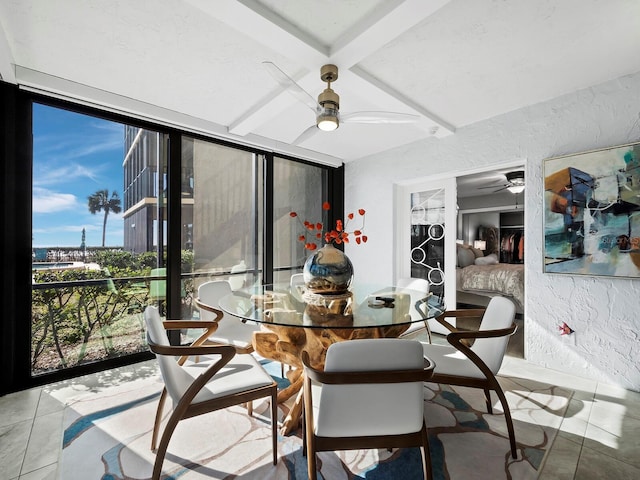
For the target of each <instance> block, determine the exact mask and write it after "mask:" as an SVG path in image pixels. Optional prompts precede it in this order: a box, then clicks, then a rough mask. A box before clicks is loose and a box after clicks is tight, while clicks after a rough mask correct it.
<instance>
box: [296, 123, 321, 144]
mask: <svg viewBox="0 0 640 480" xmlns="http://www.w3.org/2000/svg"><path fill="white" fill-rule="evenodd" d="M318 130H319V129H318V127H317V126H315V125H311V126H310V127H309V128H307V129H306V130H305V131H304V132H302V133H301V134H300V135H298V138H296V139H295V140H294V141H293V142H291V144H292V145H299V144H301V143H302V142H304V141H306V140H309V139H310V138H311V137H313V136H314V135H315V134H316V133H317V131H318Z"/></svg>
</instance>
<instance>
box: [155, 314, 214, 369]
mask: <svg viewBox="0 0 640 480" xmlns="http://www.w3.org/2000/svg"><path fill="white" fill-rule="evenodd" d="M162 326H163V327H164V329H165V330H183V329H189V328H204V329H206V330H205V331H204V332H202V333H201V334H200V336H199V337H198V338H196V339H195V340H194V341H193V342H192V343H191V345H190V346H189V347H192V348H195V347H197V346H200V345H202V344H203V343H204V342H205V341H206V340H207V339H208V338H209V337H210V336H211V335H213V333H214V332H215V331H216V330H217V329H218V322H216V321H215V320H165V321H163V322H162ZM147 343H149V342H148V341H147ZM149 345H151V344H150V343H149ZM151 351H153V350H151ZM154 353H156V352H154ZM180 355H182V354H180ZM190 355H208V354H206V353H200V354H198V353H190V354H186V355H182V358H181V359H180V360H179V362H178V363H179V364H180V365H182V364H183V363H184V362H185V361H186V360H187V358H188V357H189V356H190Z"/></svg>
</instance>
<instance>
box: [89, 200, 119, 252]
mask: <svg viewBox="0 0 640 480" xmlns="http://www.w3.org/2000/svg"><path fill="white" fill-rule="evenodd" d="M87 199H88V200H89V211H90V212H91V213H92V214H94V215H95V214H96V213H97V212H99V211H101V210H103V211H104V221H103V222H102V246H103V247H104V237H105V234H106V232H107V216H108V215H109V212H113V213H120V212H121V211H122V208H120V197H119V196H118V193H117V192H116V191H114V192H113V193H112V194H111V198H109V190H107V189H104V190H98V191H97V192H96V193H94V194H93V195H89V196H88V197H87Z"/></svg>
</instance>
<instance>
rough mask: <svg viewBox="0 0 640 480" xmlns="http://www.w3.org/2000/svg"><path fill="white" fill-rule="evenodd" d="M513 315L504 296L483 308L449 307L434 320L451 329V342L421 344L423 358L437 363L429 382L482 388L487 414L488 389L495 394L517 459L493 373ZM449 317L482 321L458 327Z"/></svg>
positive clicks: (513, 327)
mask: <svg viewBox="0 0 640 480" xmlns="http://www.w3.org/2000/svg"><path fill="white" fill-rule="evenodd" d="M515 314H516V309H515V305H514V303H513V302H512V301H511V300H509V299H507V298H505V297H493V298H492V299H491V301H490V302H489V305H487V308H486V310H485V309H482V308H480V309H465V310H449V311H446V312H445V313H443V314H442V315H440V316H439V317H437V320H438V322H440V323H441V324H442V325H443V326H445V327H446V328H447V329H448V330H449V331H450V332H451V333H449V334H448V335H447V341H448V342H449V344H450V345H434V344H427V343H423V344H422V348H423V351H424V355H425V357H426V358H429V359H430V360H432V361H433V362H435V364H436V367H435V369H434V372H433V377H432V378H431V380H430V382H433V383H444V384H449V385H459V386H463V387H473V388H481V389H482V390H484V394H485V398H486V403H487V410H488V412H489V413H493V407H492V402H491V391H492V390H493V391H494V392H495V393H496V395H497V396H498V399H499V400H500V403H501V405H502V410H503V411H504V417H505V421H506V423H507V431H508V433H509V442H510V445H511V456H512V457H513V458H517V452H516V439H515V433H514V429H513V420H512V419H511V411H510V410H509V404H508V403H507V398H506V397H505V394H504V391H503V390H502V387H501V386H500V382H498V380H497V378H496V375H497V374H498V371H499V370H500V366H501V365H502V361H503V359H504V354H505V352H506V350H507V344H508V342H509V337H510V336H511V335H512V334H513V333H514V332H515V331H516V324H515V322H514V319H515ZM451 317H458V318H462V317H466V318H474V317H476V318H481V321H480V325H479V327H478V329H477V330H476V329H474V330H461V329H459V328H456V327H454V326H453V325H452V324H450V323H449V322H447V320H446V319H447V318H451ZM472 342H473V343H472ZM471 343H472V344H471Z"/></svg>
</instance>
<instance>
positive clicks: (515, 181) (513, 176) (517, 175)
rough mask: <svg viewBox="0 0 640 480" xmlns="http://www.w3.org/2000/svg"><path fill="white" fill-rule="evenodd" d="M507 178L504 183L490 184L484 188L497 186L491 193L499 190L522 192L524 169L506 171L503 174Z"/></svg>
mask: <svg viewBox="0 0 640 480" xmlns="http://www.w3.org/2000/svg"><path fill="white" fill-rule="evenodd" d="M505 177H506V179H507V181H506V183H503V184H500V185H490V186H488V187H479V188H480V189H484V188H497V190H495V191H494V192H493V193H497V192H501V191H502V190H509V191H510V192H511V193H522V192H523V191H524V171H523V170H516V171H514V172H507V173H506V174H505Z"/></svg>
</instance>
